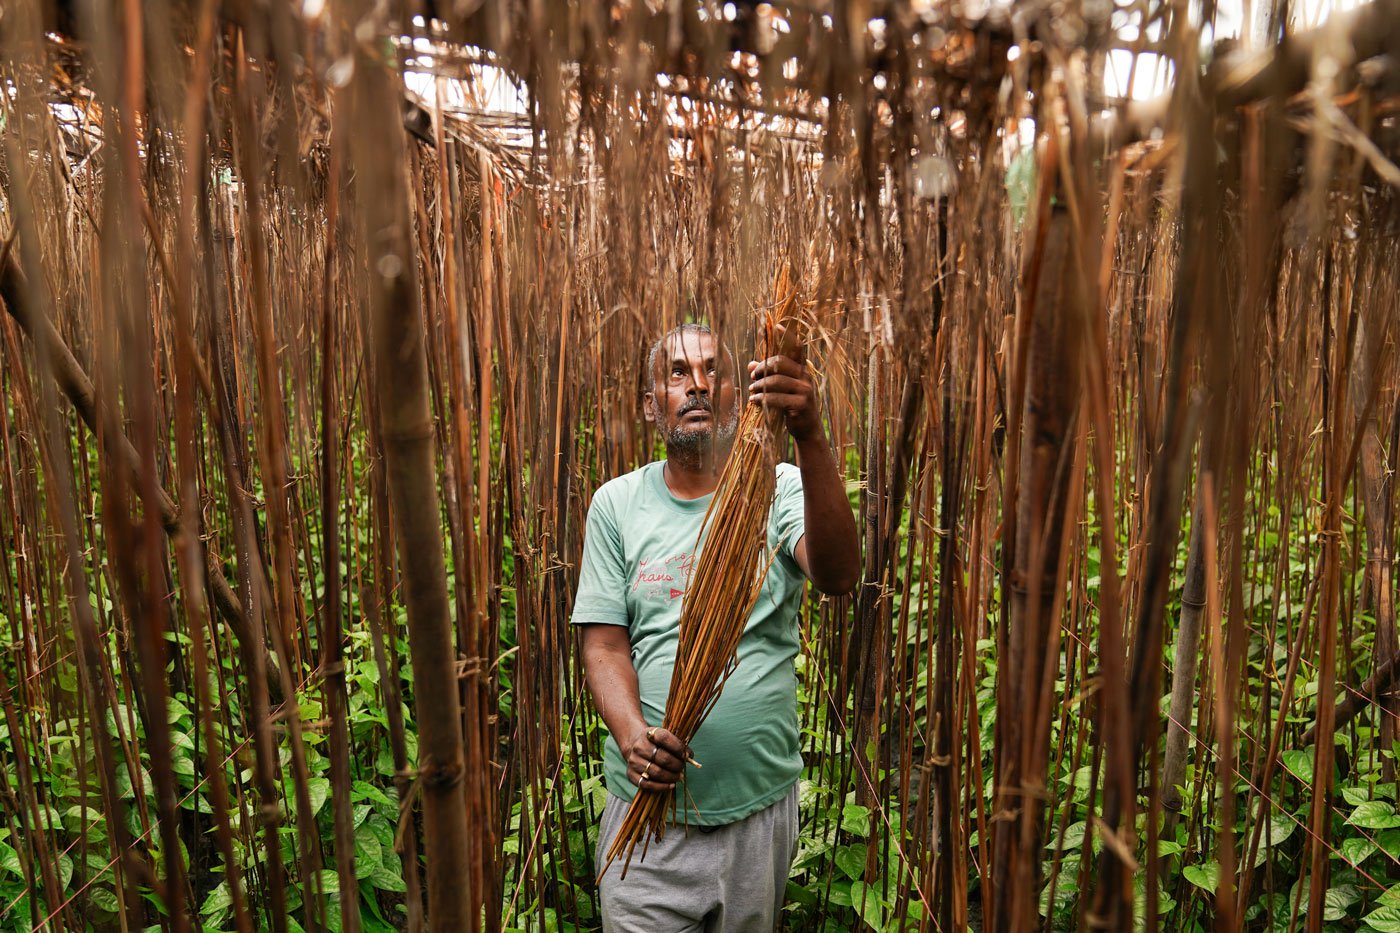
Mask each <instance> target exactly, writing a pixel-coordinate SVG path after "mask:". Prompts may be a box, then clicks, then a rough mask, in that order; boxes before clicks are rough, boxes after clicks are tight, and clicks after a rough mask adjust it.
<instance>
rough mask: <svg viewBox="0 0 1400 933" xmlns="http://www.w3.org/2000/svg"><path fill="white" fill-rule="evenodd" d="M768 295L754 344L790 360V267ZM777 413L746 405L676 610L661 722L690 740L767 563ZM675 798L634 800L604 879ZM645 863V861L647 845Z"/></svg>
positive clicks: (798, 333) (662, 819) (656, 827)
mask: <svg viewBox="0 0 1400 933" xmlns="http://www.w3.org/2000/svg"><path fill="white" fill-rule="evenodd" d="M773 292H774V294H773V297H774V300H773V308H772V310H771V311H769V312H768V314H767V316H766V322H765V323H766V327H765V333H764V337H763V339H762V341H761V344H760V346H761V348H769V349H771V348H774V347H777V348H778V352H781V353H783V354H785V355H788V356H792V355H794V354H795V353H797V349H796V348H798V347H800V346H801V345H802V344H801V339H802V332H803V331H804V330H805V328H804V326H803V323H802V321H801V318H800V317H799V316H798V314H797V289H796V288H795V286H794V285H793V284H792V280H791V277H790V275H789V272H788V267H787V266H786V265H784V266H783V267H782V269H781V271H780V272H779V273H778V280H777V283H776V285H775V286H774V290H773ZM764 355H767V354H766V353H765V354H764ZM778 417H779V414H778V412H776V411H774V410H772V409H767V408H761V407H759V406H756V405H750V406H747V407H746V408H745V409H744V414H743V418H742V419H741V420H740V422H739V430H738V433H737V434H736V436H735V441H734V449H733V451H732V452H731V453H730V455H729V460H728V461H727V462H726V463H725V465H724V471H723V472H722V473H721V474H720V480H719V486H718V487H716V489H715V493H714V498H713V499H712V500H710V506H709V508H708V509H706V510H705V518H704V520H703V521H702V523H701V525H700V539H701V540H702V541H704V547H703V548H701V549H700V551H699V557H698V558H697V559H696V562H695V571H694V574H693V576H692V577H691V580H690V586H689V587H688V588H687V590H686V594H685V601H684V603H683V604H682V606H681V618H680V642H679V644H678V645H677V648H676V665H675V667H674V668H673V669H672V671H671V689H670V691H669V693H668V695H667V697H666V717H665V721H664V722H663V726H664V727H665V728H666V729H668V730H669V731H670V732H671V733H673V734H674V735H676V736H677V737H678V738H679V739H680V740H681V741H682V742H685V743H687V744H689V742H690V740H691V739H693V738H694V737H695V733H696V732H698V731H699V730H700V725H701V723H703V722H704V721H705V717H706V716H708V715H709V713H710V710H711V709H713V708H714V705H715V702H716V701H717V700H718V699H719V695H720V692H721V691H722V690H723V689H724V684H725V681H726V680H728V679H729V675H730V674H732V673H733V672H734V669H735V668H736V667H737V666H738V663H739V639H740V638H741V637H742V636H743V633H744V626H745V624H746V623H747V622H748V618H749V613H750V612H752V611H753V607H754V604H755V603H757V602H758V594H759V591H760V590H761V589H762V587H763V580H764V578H765V577H766V576H767V575H768V568H769V566H770V565H771V564H772V561H773V553H772V552H770V551H769V550H768V547H767V535H766V529H767V527H768V508H769V506H770V505H771V504H772V501H773V492H774V487H775V485H776V473H775V468H776V466H777V461H778V442H777V440H778V436H777V428H778ZM707 533H708V537H707ZM675 797H676V791H675V789H674V788H672V789H670V790H667V791H664V792H661V793H638V794H637V795H636V796H635V797H633V798H632V804H631V806H629V807H628V808H627V814H626V816H625V817H624V818H623V821H622V827H621V828H620V829H619V830H618V832H617V835H616V836H615V837H614V838H613V842H612V845H611V846H610V847H609V849H608V858H607V862H606V863H605V864H604V865H603V870H602V872H601V873H600V877H601V875H602V874H606V872H607V870H608V868H609V867H610V866H611V865H612V863H613V860H614V859H616V858H617V857H618V856H622V857H623V863H622V876H623V877H624V878H625V877H627V868H628V866H629V865H631V863H632V853H633V851H634V850H635V849H636V848H637V843H639V842H642V840H643V838H647V839H648V840H649V839H650V838H651V837H655V838H656V839H658V840H659V839H661V838H662V836H663V835H664V834H665V831H666V820H667V817H668V816H669V815H670V814H671V813H672V811H673V809H674V808H675ZM642 858H643V859H645V858H646V845H645V844H644V845H643V846H642Z"/></svg>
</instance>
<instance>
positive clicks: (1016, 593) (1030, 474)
mask: <svg viewBox="0 0 1400 933" xmlns="http://www.w3.org/2000/svg"><path fill="white" fill-rule="evenodd" d="M1046 162H1048V163H1050V165H1051V166H1053V164H1054V163H1053V162H1052V161H1051V157H1047V159H1046ZM1042 177H1043V178H1046V179H1050V178H1053V177H1054V175H1053V172H1046V173H1045V174H1044V175H1043V176H1042ZM1045 183H1050V182H1048V181H1047V182H1045ZM1049 210H1050V216H1049V218H1048V220H1046V221H1045V222H1043V223H1042V224H1041V225H1040V226H1039V230H1038V236H1039V242H1038V243H1037V244H1036V245H1035V246H1034V248H1032V249H1030V250H1029V253H1028V255H1029V257H1030V258H1029V260H1028V263H1029V265H1028V268H1027V274H1026V279H1025V295H1024V300H1023V303H1022V308H1021V313H1022V314H1026V315H1029V316H1030V321H1029V323H1028V327H1029V331H1028V333H1027V341H1026V343H1025V345H1024V346H1023V347H1022V348H1021V350H1020V351H1018V352H1020V353H1022V354H1024V359H1025V366H1026V372H1025V379H1026V392H1025V402H1024V409H1023V411H1022V414H1021V428H1020V434H1021V438H1022V440H1021V446H1020V452H1019V453H1020V456H1019V459H1018V460H1017V461H1016V462H1015V463H1008V469H1015V470H1016V471H1017V472H1018V474H1019V475H1018V478H1017V496H1018V500H1017V508H1018V513H1017V516H1016V539H1015V563H1014V565H1013V566H1012V568H1011V572H1010V573H1009V575H1008V577H1007V589H1008V597H1007V599H1008V602H1009V604H1010V606H1009V608H1010V611H1009V614H1008V620H1007V626H1008V631H1007V633H1006V638H1007V647H1008V649H1009V651H1008V654H1007V656H1006V657H1005V658H1004V659H1002V661H1001V662H1000V665H999V674H998V677H997V703H998V707H999V708H1000V709H1002V710H1017V711H1018V713H1017V714H1016V715H1011V716H999V717H998V719H997V723H998V730H997V731H998V734H997V754H998V756H999V760H1001V761H1002V762H1003V766H1004V770H1002V771H1001V772H1000V773H999V774H998V778H997V805H996V809H997V812H998V814H1000V815H1001V817H1002V818H1001V819H1000V820H998V822H997V824H996V830H995V833H994V836H993V839H994V843H993V845H994V849H993V858H994V860H995V862H994V877H995V878H996V880H997V886H996V890H995V895H994V897H995V914H994V921H993V922H994V924H995V925H994V927H993V928H994V929H995V930H997V931H999V933H1011V931H1023V930H1030V929H1032V928H1033V927H1034V926H1035V920H1036V916H1037V903H1038V898H1039V895H1040V889H1039V885H1038V881H1039V874H1040V848H1041V845H1042V841H1041V840H1042V836H1043V827H1042V810H1043V806H1044V803H1043V801H1044V793H1045V772H1046V762H1047V756H1048V754H1049V746H1048V739H1049V730H1048V729H1047V728H1045V727H1044V725H1043V724H1042V722H1041V719H1040V718H1038V717H1048V716H1049V715H1050V714H1051V713H1052V712H1053V709H1052V708H1051V707H1049V706H1047V705H1046V704H1045V703H1044V702H1043V699H1042V698H1043V697H1048V696H1049V693H1048V691H1049V689H1050V687H1051V685H1052V683H1053V681H1054V679H1055V678H1056V676H1057V668H1056V665H1055V663H1054V655H1055V653H1056V651H1055V647H1054V646H1055V645H1056V644H1057V643H1058V634H1057V633H1058V629H1059V620H1058V607H1059V606H1060V604H1061V593H1060V591H1061V590H1062V589H1063V583H1062V572H1063V571H1062V568H1061V560H1060V555H1061V548H1062V542H1063V540H1064V536H1065V532H1066V528H1067V522H1068V520H1069V514H1068V511H1069V510H1068V506H1069V501H1070V498H1071V496H1070V479H1071V475H1070V474H1071V472H1072V471H1071V469H1070V465H1069V459H1070V458H1071V457H1072V456H1073V446H1074V445H1073V443H1072V440H1073V438H1072V424H1073V421H1074V418H1075V416H1076V412H1077V409H1078V399H1079V380H1080V364H1079V362H1078V358H1077V352H1078V349H1077V348H1078V347H1079V342H1080V335H1078V334H1076V333H1074V330H1073V325H1074V323H1075V321H1076V320H1077V316H1076V315H1075V314H1074V313H1073V312H1072V309H1071V308H1070V302H1072V301H1075V300H1076V299H1077V297H1078V295H1079V294H1080V292H1079V290H1078V289H1079V285H1078V284H1077V281H1076V269H1077V266H1076V264H1075V262H1074V261H1073V258H1072V255H1071V252H1070V239H1071V236H1072V232H1071V227H1070V218H1069V214H1068V212H1067V211H1065V210H1064V209H1063V208H1060V207H1056V208H1049Z"/></svg>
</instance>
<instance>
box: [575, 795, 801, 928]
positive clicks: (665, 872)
mask: <svg viewBox="0 0 1400 933" xmlns="http://www.w3.org/2000/svg"><path fill="white" fill-rule="evenodd" d="M626 812H627V802H626V801H625V800H623V799H622V798H621V797H615V796H613V795H612V794H609V795H608V802H607V805H606V806H604V807H603V819H602V826H601V830H600V832H599V833H598V852H597V862H596V864H597V865H600V866H601V865H602V864H603V862H604V860H605V859H606V858H607V851H608V846H610V845H611V844H612V839H613V836H615V835H616V834H617V830H618V827H620V826H621V825H622V817H623V814H625V813H626ZM796 852H797V785H795V784H794V785H793V787H792V790H790V791H789V792H788V793H787V794H786V795H784V796H783V797H782V798H780V799H779V800H778V802H777V803H774V804H773V805H771V806H769V807H768V808H767V809H764V810H760V811H758V812H757V813H754V814H752V815H750V816H746V817H745V818H744V819H742V820H739V821H738V822H735V823H730V824H728V825H726V826H715V827H708V826H707V827H705V828H704V829H699V828H697V827H694V826H692V827H690V828H689V829H686V828H685V827H683V826H674V825H673V826H668V827H667V829H666V836H665V838H664V839H662V841H660V842H657V841H656V840H655V839H652V840H651V841H650V845H649V846H648V848H647V854H646V859H645V861H643V860H642V858H641V855H642V843H638V844H637V850H636V852H634V853H633V855H632V864H631V865H630V866H629V867H628V869H627V877H626V878H622V877H621V876H622V862H621V860H618V861H615V862H613V864H612V866H611V867H610V868H609V869H608V871H607V874H605V875H604V876H603V883H602V887H601V890H600V898H601V901H602V910H603V931H604V933H692V931H704V933H771V931H772V930H774V929H775V928H776V927H777V925H778V914H779V913H780V912H781V911H782V909H783V892H784V889H785V888H786V887H787V878H788V869H789V868H790V867H791V866H792V859H793V856H794V855H795V854H796Z"/></svg>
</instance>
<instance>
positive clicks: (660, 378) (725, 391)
mask: <svg viewBox="0 0 1400 933" xmlns="http://www.w3.org/2000/svg"><path fill="white" fill-rule="evenodd" d="M729 368H730V367H729V363H728V359H727V356H726V355H725V354H724V353H723V352H722V351H721V350H720V348H719V347H718V346H717V345H716V343H715V339H714V336H713V335H712V334H697V333H691V332H682V333H679V334H675V335H673V336H672V337H671V339H670V340H668V341H667V343H666V346H665V347H664V348H663V352H662V354H661V358H660V360H659V361H658V363H657V368H656V372H654V373H652V386H653V388H652V391H650V392H648V393H647V396H646V405H645V411H646V419H647V421H649V422H651V423H652V424H654V425H656V426H657V428H658V429H659V430H660V431H661V434H662V436H663V437H664V438H665V440H666V449H667V450H668V451H675V452H679V451H704V450H707V449H709V448H710V446H711V445H712V444H713V442H714V439H715V438H716V437H718V438H719V439H720V441H721V442H728V441H729V440H731V439H732V438H733V437H734V431H735V429H736V428H737V427H738V424H739V406H738V404H737V399H736V395H735V389H734V379H733V374H732V373H730V372H729V371H728V370H729Z"/></svg>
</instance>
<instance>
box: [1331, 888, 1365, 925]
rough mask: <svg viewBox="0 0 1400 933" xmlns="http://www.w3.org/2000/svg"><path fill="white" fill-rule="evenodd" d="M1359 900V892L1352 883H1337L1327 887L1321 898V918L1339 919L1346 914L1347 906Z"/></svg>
mask: <svg viewBox="0 0 1400 933" xmlns="http://www.w3.org/2000/svg"><path fill="white" fill-rule="evenodd" d="M1359 900H1361V892H1360V891H1358V890H1356V886H1355V885H1352V884H1339V885H1335V886H1334V887H1330V888H1328V889H1327V893H1326V894H1325V895H1323V898H1322V919H1323V920H1341V919H1343V918H1345V917H1346V915H1347V908H1349V907H1351V905H1352V904H1355V903H1356V902H1357V901H1359Z"/></svg>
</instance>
